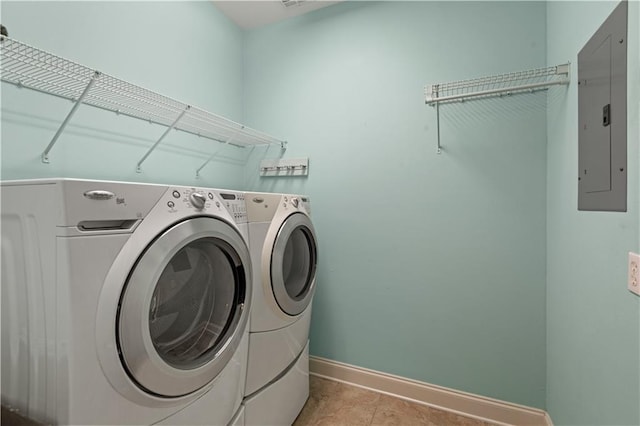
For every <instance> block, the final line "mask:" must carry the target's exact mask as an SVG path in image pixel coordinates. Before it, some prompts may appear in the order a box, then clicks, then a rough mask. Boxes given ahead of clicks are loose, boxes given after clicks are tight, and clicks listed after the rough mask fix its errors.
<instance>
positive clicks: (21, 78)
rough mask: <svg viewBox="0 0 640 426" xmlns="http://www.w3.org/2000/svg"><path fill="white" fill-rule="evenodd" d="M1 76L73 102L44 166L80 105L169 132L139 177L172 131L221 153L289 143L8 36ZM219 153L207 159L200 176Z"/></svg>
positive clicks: (2, 44) (0, 46) (1, 51)
mask: <svg viewBox="0 0 640 426" xmlns="http://www.w3.org/2000/svg"><path fill="white" fill-rule="evenodd" d="M0 75H1V79H2V81H3V82H6V83H9V84H13V85H15V86H17V87H20V88H28V89H31V90H35V91H38V92H42V93H45V94H49V95H53V96H56V97H59V98H63V99H68V100H70V101H72V102H74V105H73V107H72V108H71V111H70V112H69V113H68V115H67V116H66V118H65V119H64V121H63V122H62V124H61V125H60V127H59V128H58V130H57V132H56V134H55V135H54V136H53V138H52V139H51V141H50V142H49V144H48V145H47V147H46V148H45V150H44V151H43V153H42V161H43V162H44V163H48V162H49V152H50V151H51V149H52V148H53V146H54V145H55V144H56V142H57V140H58V138H59V137H60V135H61V134H62V132H63V131H64V129H65V127H66V126H67V124H68V123H69V121H70V120H71V118H72V116H73V115H74V113H75V112H76V110H77V108H78V107H79V106H80V105H90V106H93V107H96V108H100V109H103V110H106V111H111V112H114V113H116V114H122V115H125V116H129V117H133V118H137V119H140V120H144V121H148V122H150V123H154V124H159V125H161V126H164V127H166V130H165V132H164V133H163V134H162V136H161V137H160V138H159V139H158V140H157V141H156V142H155V143H154V145H153V146H152V147H151V148H149V150H148V151H147V152H146V153H145V155H144V156H143V157H142V158H141V159H140V160H139V161H138V163H137V165H136V170H137V171H138V172H140V171H141V166H142V163H143V162H144V161H145V160H146V159H147V157H148V156H149V155H150V154H151V153H152V152H153V151H154V150H155V149H156V147H157V146H158V145H159V144H160V142H162V140H163V139H164V138H165V137H166V136H167V134H169V132H170V131H171V130H172V129H175V130H179V131H182V132H186V133H189V134H192V135H196V136H199V137H203V138H207V139H210V140H213V141H216V142H220V143H222V144H224V145H223V146H222V147H224V146H227V145H234V146H237V147H242V148H246V147H255V146H257V145H277V146H280V148H281V149H286V141H283V140H279V139H276V138H274V137H273V136H270V135H267V134H265V133H262V132H260V131H258V130H255V129H252V128H250V127H247V126H244V125H242V124H240V123H236V122H234V121H232V120H229V119H227V118H224V117H222V116H219V115H216V114H213V113H210V112H207V111H205V110H203V109H200V108H197V107H195V106H192V105H188V104H186V103H183V102H180V101H177V100H175V99H172V98H169V97H166V96H163V95H160V94H158V93H156V92H153V91H151V90H148V89H145V88H142V87H140V86H136V85H134V84H131V83H128V82H126V81H124V80H120V79H118V78H116V77H112V76H110V75H108V74H105V73H102V72H100V71H98V70H94V69H91V68H89V67H86V66H84V65H81V64H78V63H76V62H73V61H70V60H68V59H65V58H62V57H59V56H56V55H54V54H52V53H49V52H47V51H44V50H41V49H38V48H35V47H33V46H30V45H28V44H25V43H22V42H20V41H18V40H14V39H11V38H9V37H5V36H2V37H1V39H0ZM218 151H219V150H218ZM218 151H216V152H215V153H213V154H212V155H211V156H210V157H209V158H208V159H207V161H206V162H205V163H204V164H203V165H202V166H201V167H200V168H199V169H198V170H197V172H196V174H198V173H199V172H200V170H202V169H203V168H204V167H205V166H206V165H207V164H208V163H209V162H210V161H211V160H212V159H213V158H214V157H215V155H216V154H217V153H218Z"/></svg>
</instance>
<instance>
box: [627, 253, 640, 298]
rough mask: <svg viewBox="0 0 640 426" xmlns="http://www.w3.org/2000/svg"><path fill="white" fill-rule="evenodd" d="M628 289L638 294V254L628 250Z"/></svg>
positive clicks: (639, 259) (639, 261) (639, 269)
mask: <svg viewBox="0 0 640 426" xmlns="http://www.w3.org/2000/svg"><path fill="white" fill-rule="evenodd" d="M627 287H628V288H629V291H630V292H632V293H635V294H637V295H638V296H640V254H636V253H632V252H629V279H628V283H627Z"/></svg>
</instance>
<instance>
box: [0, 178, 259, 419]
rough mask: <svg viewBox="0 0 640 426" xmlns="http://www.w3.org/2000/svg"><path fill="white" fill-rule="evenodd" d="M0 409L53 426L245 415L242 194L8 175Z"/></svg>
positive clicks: (247, 269)
mask: <svg viewBox="0 0 640 426" xmlns="http://www.w3.org/2000/svg"><path fill="white" fill-rule="evenodd" d="M0 191H1V198H2V208H1V213H2V404H3V405H6V406H9V407H12V408H16V409H18V410H19V411H20V413H21V414H23V415H25V416H27V417H30V418H32V419H34V420H38V421H41V422H44V423H52V424H72V425H89V424H110V425H116V424H117V425H123V424H127V425H131V424H142V425H151V424H174V425H176V424H189V425H205V424H206V425H227V424H230V423H231V424H233V423H234V422H235V424H240V425H241V424H243V422H244V420H243V419H244V417H243V416H244V413H243V411H242V410H243V408H242V406H241V402H242V397H243V389H244V384H245V375H246V365H247V355H248V320H249V307H250V302H251V299H252V285H251V283H252V270H251V260H250V253H249V249H248V245H247V236H248V234H247V223H246V209H245V203H244V196H243V194H242V193H237V192H233V191H223V190H214V189H207V188H192V187H181V186H167V185H152V184H138V183H122V182H104V181H88V180H74V179H51V180H46V179H45V180H30V181H11V182H9V181H5V182H2V184H1V186H0Z"/></svg>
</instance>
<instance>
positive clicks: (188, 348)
mask: <svg viewBox="0 0 640 426" xmlns="http://www.w3.org/2000/svg"><path fill="white" fill-rule="evenodd" d="M230 252H233V249H231V247H228V245H227V244H226V243H224V242H223V241H222V240H219V239H216V238H203V239H200V240H196V241H192V242H190V243H188V244H187V245H185V246H184V247H183V248H181V249H180V250H179V251H178V252H177V253H176V254H175V255H174V256H173V257H172V258H171V260H170V261H169V263H168V264H167V266H166V267H165V268H164V271H162V274H161V275H160V278H159V279H158V283H157V285H156V288H155V290H154V292H153V295H152V297H151V307H150V308H149V332H150V334H151V341H152V342H153V346H154V347H155V349H156V351H157V352H158V354H159V355H160V357H161V358H162V359H163V360H164V361H165V362H166V363H167V364H169V365H171V366H173V367H175V368H182V369H189V368H194V367H197V366H199V365H202V364H204V363H206V362H207V361H209V360H210V359H211V358H213V356H214V355H215V353H216V350H215V349H216V347H217V346H220V343H222V342H223V341H224V334H225V331H227V324H228V322H229V320H230V319H231V318H233V312H232V311H233V309H235V308H236V303H235V299H236V297H237V293H238V289H237V286H238V282H237V280H236V277H235V274H234V272H235V271H234V264H233V262H230V259H229V257H228V256H229V255H228V253H230Z"/></svg>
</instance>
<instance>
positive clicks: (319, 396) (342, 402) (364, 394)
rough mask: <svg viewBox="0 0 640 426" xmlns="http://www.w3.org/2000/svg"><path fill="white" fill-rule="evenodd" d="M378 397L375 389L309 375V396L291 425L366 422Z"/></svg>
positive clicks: (354, 423)
mask: <svg viewBox="0 0 640 426" xmlns="http://www.w3.org/2000/svg"><path fill="white" fill-rule="evenodd" d="M380 396H381V395H380V394H378V393H376V392H371V391H367V390H364V389H360V388H357V387H355V386H347V385H344V384H342V383H338V382H335V381H333V380H326V379H320V378H318V377H313V376H311V380H310V392H309V399H308V400H307V403H306V404H305V406H304V408H303V409H302V412H301V413H300V415H299V416H298V418H297V419H296V421H295V423H294V425H295V426H325V425H336V426H341V425H344V426H347V425H349V426H351V425H353V426H359V425H363V426H364V425H369V424H371V420H372V419H373V415H374V413H375V409H376V405H377V403H378V400H379V399H380Z"/></svg>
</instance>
